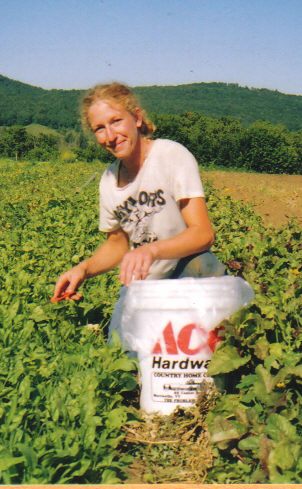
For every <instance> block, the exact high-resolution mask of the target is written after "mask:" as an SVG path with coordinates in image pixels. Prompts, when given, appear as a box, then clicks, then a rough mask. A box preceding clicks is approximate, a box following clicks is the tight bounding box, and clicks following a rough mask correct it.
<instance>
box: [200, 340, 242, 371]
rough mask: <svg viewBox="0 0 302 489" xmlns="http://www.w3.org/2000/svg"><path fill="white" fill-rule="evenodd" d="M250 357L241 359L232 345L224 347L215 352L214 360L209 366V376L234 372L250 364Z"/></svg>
mask: <svg viewBox="0 0 302 489" xmlns="http://www.w3.org/2000/svg"><path fill="white" fill-rule="evenodd" d="M250 359H251V356H250V355H246V356H244V357H241V356H240V355H239V353H238V350H237V348H235V347H234V346H230V345H223V346H222V347H220V348H217V349H216V350H215V353H214V355H213V357H212V360H211V362H210V364H209V366H208V373H209V375H218V374H223V373H227V372H232V371H233V370H237V369H238V368H240V367H242V366H243V365H245V364H246V363H248V362H249V361H250Z"/></svg>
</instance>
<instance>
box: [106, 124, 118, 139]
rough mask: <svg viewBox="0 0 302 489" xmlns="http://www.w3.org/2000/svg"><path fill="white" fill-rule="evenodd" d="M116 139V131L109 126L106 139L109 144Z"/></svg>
mask: <svg viewBox="0 0 302 489" xmlns="http://www.w3.org/2000/svg"><path fill="white" fill-rule="evenodd" d="M115 138H116V134H115V131H114V129H113V128H112V127H111V126H110V125H109V126H107V128H106V139H107V141H108V142H109V143H111V142H112V141H114V139H115Z"/></svg>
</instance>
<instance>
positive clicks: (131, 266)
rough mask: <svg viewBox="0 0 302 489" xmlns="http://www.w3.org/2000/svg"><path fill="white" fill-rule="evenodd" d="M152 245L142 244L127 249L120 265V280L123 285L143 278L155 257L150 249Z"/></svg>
mask: <svg viewBox="0 0 302 489" xmlns="http://www.w3.org/2000/svg"><path fill="white" fill-rule="evenodd" d="M151 246H152V245H143V246H139V247H138V248H135V249H134V250H131V251H128V252H127V253H126V254H125V255H124V257H123V260H122V263H121V267H120V275H119V277H120V281H121V283H122V284H123V285H126V286H128V285H130V283H131V282H132V280H144V279H145V278H146V277H147V275H148V272H149V268H150V266H151V264H152V262H153V260H154V258H155V256H154V253H152V250H151Z"/></svg>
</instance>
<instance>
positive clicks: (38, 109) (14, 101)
mask: <svg viewBox="0 0 302 489" xmlns="http://www.w3.org/2000/svg"><path fill="white" fill-rule="evenodd" d="M134 91H135V92H136V93H137V94H138V95H139V97H140V98H141V101H142V103H143V105H144V106H145V108H146V109H147V110H148V111H149V112H155V113H157V114H181V113H185V112H199V113H202V114H203V115H206V116H211V117H225V116H226V117H234V118H237V119H239V120H240V122H241V124H242V125H243V126H249V125H250V124H251V123H252V122H255V121H257V120H266V121H269V122H271V123H272V124H282V125H284V126H285V127H287V128H288V129H289V130H294V131H297V130H299V129H302V96H298V95H286V94H283V93H280V92H277V91H271V90H267V89H254V88H247V87H240V86H238V85H237V84H227V83H194V84H188V85H177V86H148V87H135V88H134ZM83 93H84V90H44V89H42V88H38V87H33V86H31V85H27V84H25V83H21V82H19V81H15V80H11V79H9V78H6V77H4V76H2V75H0V126H12V125H16V124H17V125H21V126H26V125H28V124H32V123H37V124H43V125H45V126H49V127H52V128H55V129H62V128H68V129H71V128H79V126H80V122H79V101H80V98H81V97H82V95H83Z"/></svg>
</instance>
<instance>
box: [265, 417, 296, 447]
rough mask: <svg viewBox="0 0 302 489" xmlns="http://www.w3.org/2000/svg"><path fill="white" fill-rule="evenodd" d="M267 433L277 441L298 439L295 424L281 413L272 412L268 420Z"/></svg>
mask: <svg viewBox="0 0 302 489" xmlns="http://www.w3.org/2000/svg"><path fill="white" fill-rule="evenodd" d="M266 433H267V435H268V436H270V438H272V439H273V440H275V441H279V440H282V439H289V440H291V441H295V440H297V432H296V428H295V426H294V425H293V424H292V423H291V422H290V421H288V420H287V419H286V418H285V417H284V416H281V415H280V414H276V413H273V414H270V416H269V417H268V420H267V425H266Z"/></svg>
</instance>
